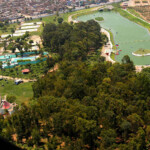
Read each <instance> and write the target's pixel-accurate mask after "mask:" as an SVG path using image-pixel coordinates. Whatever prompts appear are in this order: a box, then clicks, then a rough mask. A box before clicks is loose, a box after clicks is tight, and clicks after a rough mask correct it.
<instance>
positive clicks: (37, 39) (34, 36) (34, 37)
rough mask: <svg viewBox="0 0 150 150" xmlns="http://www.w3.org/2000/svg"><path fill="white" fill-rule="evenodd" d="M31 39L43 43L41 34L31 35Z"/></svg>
mask: <svg viewBox="0 0 150 150" xmlns="http://www.w3.org/2000/svg"><path fill="white" fill-rule="evenodd" d="M30 40H33V41H34V43H36V42H37V43H39V44H40V45H41V44H42V40H41V37H40V36H38V35H33V36H31V37H30Z"/></svg>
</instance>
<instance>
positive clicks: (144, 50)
mask: <svg viewBox="0 0 150 150" xmlns="http://www.w3.org/2000/svg"><path fill="white" fill-rule="evenodd" d="M134 54H139V55H144V54H150V49H142V48H141V49H139V50H137V51H135V52H134Z"/></svg>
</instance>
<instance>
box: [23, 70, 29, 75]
mask: <svg viewBox="0 0 150 150" xmlns="http://www.w3.org/2000/svg"><path fill="white" fill-rule="evenodd" d="M29 72H30V70H29V69H24V70H22V73H23V74H27V73H29Z"/></svg>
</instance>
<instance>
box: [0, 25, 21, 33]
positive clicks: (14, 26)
mask: <svg viewBox="0 0 150 150" xmlns="http://www.w3.org/2000/svg"><path fill="white" fill-rule="evenodd" d="M18 27H19V25H18V24H17V23H13V24H9V25H6V31H4V30H3V28H0V35H2V34H11V28H14V29H16V28H18Z"/></svg>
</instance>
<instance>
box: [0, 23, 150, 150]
mask: <svg viewBox="0 0 150 150" xmlns="http://www.w3.org/2000/svg"><path fill="white" fill-rule="evenodd" d="M68 29H69V30H68ZM99 31H100V27H99V25H98V24H97V23H96V22H95V21H93V20H90V21H88V22H86V23H83V22H81V23H78V24H75V25H69V24H67V23H63V24H59V25H57V26H56V25H54V24H48V25H46V26H45V29H44V33H43V42H44V46H45V48H46V49H47V50H48V51H53V52H55V53H58V54H59V55H60V59H59V69H58V70H57V71H56V72H52V73H48V74H46V75H45V76H44V77H43V78H40V79H38V81H37V82H35V83H34V85H33V92H34V97H33V99H32V100H31V101H30V103H29V105H28V106H26V105H25V104H22V106H21V108H20V109H18V110H17V111H16V112H15V113H14V114H13V115H11V116H8V117H7V118H6V119H3V117H2V116H1V118H0V135H1V136H2V137H4V138H6V139H8V140H9V141H12V142H16V144H17V145H19V146H22V147H24V148H27V149H33V147H34V149H38V150H39V149H48V150H55V149H57V150H113V149H114V150H117V149H118V150H146V149H149V148H150V92H149V91H150V69H144V70H143V71H142V72H141V73H136V72H135V67H134V64H133V62H132V61H131V60H130V58H129V57H128V56H124V57H123V58H122V63H121V64H120V63H115V64H111V63H110V62H106V61H105V59H104V58H103V57H101V56H99V57H98V58H97V61H96V63H93V64H91V63H89V61H88V55H89V53H90V52H91V51H95V52H96V51H97V49H98V48H99V47H101V46H102V45H103V44H104V43H105V42H106V41H107V39H106V38H105V37H104V36H103V35H101V33H100V32H99ZM56 43H57V44H56ZM55 44H56V45H55ZM49 64H50V62H49Z"/></svg>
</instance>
